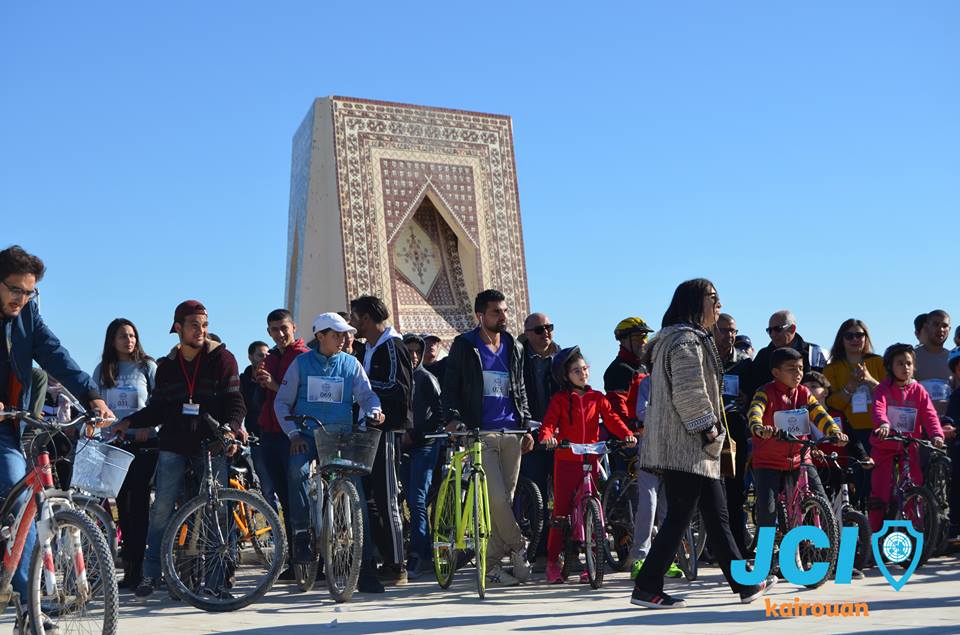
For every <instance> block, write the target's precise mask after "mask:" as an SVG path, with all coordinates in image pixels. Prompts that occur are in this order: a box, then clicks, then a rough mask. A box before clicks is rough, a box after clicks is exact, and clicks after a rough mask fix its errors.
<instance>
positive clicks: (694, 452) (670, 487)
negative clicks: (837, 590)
mask: <svg viewBox="0 0 960 635" xmlns="http://www.w3.org/2000/svg"><path fill="white" fill-rule="evenodd" d="M720 306H721V305H720V298H719V297H717V290H716V288H715V287H714V286H713V283H711V282H710V281H709V280H705V279H703V278H698V279H696V280H687V281H686V282H684V283H682V284H680V286H679V287H677V290H676V291H675V292H674V294H673V300H672V301H671V302H670V307H669V308H668V309H667V312H666V314H665V315H664V316H663V323H662V327H663V328H662V329H661V330H660V332H659V333H658V334H657V335H656V336H655V337H654V338H653V340H651V341H650V344H649V346H650V347H652V351H653V355H652V357H653V365H652V367H651V372H650V377H651V379H650V401H649V404H648V406H647V418H646V420H645V422H644V423H645V426H644V430H645V432H644V440H643V448H642V450H641V452H640V465H641V466H642V467H644V468H646V469H649V470H655V471H658V472H661V473H662V474H663V477H662V478H663V483H664V486H665V489H666V498H667V516H666V518H664V521H663V524H662V525H661V526H660V531H659V532H658V533H657V536H656V538H654V540H653V545H652V547H651V548H650V552H649V553H648V554H647V557H646V559H645V560H644V562H643V567H641V569H640V572H639V574H638V575H637V578H636V585H635V587H634V590H633V597H632V599H631V603H632V604H635V605H637V606H643V607H647V608H655V609H665V608H682V607H685V606H686V603H685V602H684V601H683V600H681V599H679V598H672V597H670V596H669V595H667V594H666V593H664V592H663V576H664V574H666V572H667V569H668V568H669V567H670V563H671V562H673V558H674V555H675V554H676V553H677V548H678V547H679V546H680V540H681V537H682V535H683V532H684V531H685V530H686V527H687V525H688V524H689V523H690V519H691V517H692V516H693V513H694V510H695V509H696V508H697V506H698V505H699V507H700V513H701V516H702V518H703V520H704V523H706V530H707V540H708V544H709V545H710V550H711V552H712V553H713V554H714V556H715V557H716V558H717V560H718V561H719V563H720V568H721V569H722V570H723V574H724V576H725V577H726V578H727V582H728V583H729V584H730V588H731V589H733V591H734V592H735V593H739V594H740V599H741V601H742V602H744V603H749V602H752V601H754V600H756V599H757V598H758V597H760V596H761V595H763V594H764V593H766V592H767V591H768V590H769V589H770V588H771V587H773V585H774V584H775V583H776V580H777V578H776V577H775V576H769V577H767V579H766V580H764V581H763V582H762V583H761V584H759V585H754V586H743V585H740V584H737V582H736V581H734V579H733V578H732V577H731V575H730V562H731V561H732V560H740V559H741V554H740V551H739V550H738V549H737V545H736V542H735V541H734V539H733V535H732V534H731V533H730V523H729V517H728V515H727V504H726V496H725V493H724V486H723V481H722V480H721V478H720V450H721V448H722V446H723V438H724V434H725V432H724V426H723V420H722V416H723V401H722V399H721V396H720V393H721V390H720V388H721V385H722V374H723V364H721V362H720V355H719V353H717V347H716V345H715V344H714V342H713V337H712V336H711V330H712V328H713V325H714V324H716V321H717V317H718V316H719V315H720Z"/></svg>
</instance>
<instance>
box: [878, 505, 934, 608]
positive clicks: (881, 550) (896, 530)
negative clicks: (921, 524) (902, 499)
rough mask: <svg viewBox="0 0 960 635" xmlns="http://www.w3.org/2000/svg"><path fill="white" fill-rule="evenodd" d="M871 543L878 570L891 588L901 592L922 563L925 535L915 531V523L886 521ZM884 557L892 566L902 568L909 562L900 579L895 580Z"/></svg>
mask: <svg viewBox="0 0 960 635" xmlns="http://www.w3.org/2000/svg"><path fill="white" fill-rule="evenodd" d="M908 535H909V536H913V539H914V542H913V543H911V542H910V538H909V537H908ZM881 538H882V540H881ZM870 542H871V543H872V544H873V559H874V562H876V563H877V568H878V569H880V572H881V573H882V574H883V577H885V578H886V579H887V582H889V583H890V586H892V587H893V588H894V590H896V591H899V590H900V589H902V588H903V585H905V584H906V583H907V580H909V579H910V576H912V575H913V572H914V571H916V570H917V565H918V564H919V563H920V554H922V553H923V534H922V533H920V532H919V531H917V530H916V529H914V528H913V523H912V522H911V521H909V520H885V521H883V527H881V528H880V531H878V532H877V533H875V534H873V537H872V538H871V539H870ZM884 556H886V560H889V561H890V562H891V566H901V565H902V563H906V562H907V561H909V564H908V565H906V568H905V569H904V572H903V575H901V576H900V578H899V579H898V578H895V577H894V576H893V574H892V573H891V572H890V570H889V569H888V568H887V567H888V565H887V562H885V561H884Z"/></svg>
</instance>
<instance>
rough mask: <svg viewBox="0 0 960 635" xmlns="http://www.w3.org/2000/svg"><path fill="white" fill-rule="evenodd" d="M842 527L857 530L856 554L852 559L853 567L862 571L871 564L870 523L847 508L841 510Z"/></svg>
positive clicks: (864, 517) (856, 512)
mask: <svg viewBox="0 0 960 635" xmlns="http://www.w3.org/2000/svg"><path fill="white" fill-rule="evenodd" d="M842 520H843V526H844V527H856V528H857V552H856V555H855V556H854V557H853V566H854V567H856V568H857V569H860V570H861V571H863V570H864V569H866V568H867V567H869V566H870V565H871V564H873V546H872V545H871V544H870V537H871V536H872V535H873V532H871V531H870V521H869V520H867V517H866V516H864V515H863V514H861V513H860V512H858V511H857V510H855V509H853V508H852V507H848V508H846V509H844V510H843V516H842Z"/></svg>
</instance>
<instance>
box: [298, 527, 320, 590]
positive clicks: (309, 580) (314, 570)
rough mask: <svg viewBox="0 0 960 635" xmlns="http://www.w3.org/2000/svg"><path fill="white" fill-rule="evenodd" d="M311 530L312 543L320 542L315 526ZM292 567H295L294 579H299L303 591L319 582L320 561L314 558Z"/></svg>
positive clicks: (299, 585)
mask: <svg viewBox="0 0 960 635" xmlns="http://www.w3.org/2000/svg"><path fill="white" fill-rule="evenodd" d="M309 531H310V544H312V545H316V544H318V541H317V539H316V536H315V534H314V530H313V528H312V527H311V528H310V530H309ZM291 567H292V569H293V579H294V580H296V581H297V589H298V590H299V591H300V592H301V593H307V592H308V591H312V590H313V587H314V585H316V583H317V574H318V573H319V572H320V561H319V560H317V559H316V558H314V559H313V562H311V563H310V564H293V565H291Z"/></svg>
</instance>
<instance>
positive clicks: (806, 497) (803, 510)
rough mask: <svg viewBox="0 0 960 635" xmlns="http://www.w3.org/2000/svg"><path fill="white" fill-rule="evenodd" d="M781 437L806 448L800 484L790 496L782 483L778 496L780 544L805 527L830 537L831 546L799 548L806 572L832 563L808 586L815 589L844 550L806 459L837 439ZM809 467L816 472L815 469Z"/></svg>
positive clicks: (785, 434)
mask: <svg viewBox="0 0 960 635" xmlns="http://www.w3.org/2000/svg"><path fill="white" fill-rule="evenodd" d="M777 435H778V437H779V438H780V439H781V440H783V441H786V442H787V443H796V444H799V445H801V446H803V447H802V449H801V453H800V473H799V475H798V476H797V483H796V485H795V486H794V487H793V490H792V492H790V493H789V494H788V493H787V492H786V491H785V488H784V487H783V485H782V484H781V487H780V492H779V493H778V494H777V499H776V507H777V529H778V534H779V536H778V541H777V542H778V543H779V538H780V537H782V536H785V535H786V534H787V533H789V532H790V530H791V529H793V528H794V527H799V526H801V525H807V526H811V527H817V528H819V529H820V530H821V531H823V533H825V534H826V536H827V540H828V541H829V545H828V546H827V547H817V546H816V545H814V544H813V543H812V542H809V541H803V542H801V543H800V544H799V545H798V547H797V553H796V554H795V555H796V558H797V561H798V564H799V565H800V568H801V569H802V570H804V571H807V570H809V569H810V568H811V567H812V566H813V565H814V564H815V563H817V562H826V563H829V570H828V571H827V575H825V576H823V578H821V579H820V580H819V581H818V582H816V583H814V584H808V585H806V586H807V588H810V589H815V588H817V587H819V586H821V585H822V584H823V583H824V582H825V581H826V580H827V579H828V578H830V577H831V576H832V575H833V570H834V567H836V563H837V552H838V551H839V548H840V534H839V530H838V529H837V521H836V519H835V518H834V515H833V510H832V508H831V507H830V503H828V502H827V501H826V499H824V498H823V497H822V496H820V495H818V494H816V493H814V492H813V490H811V489H810V482H809V477H808V476H807V467H808V466H807V465H804V459H805V457H806V454H807V453H808V451H809V450H813V449H815V448H816V447H817V446H818V445H821V444H823V443H835V442H836V439H835V438H834V437H824V438H822V439H820V440H818V441H810V440H809V439H801V438H799V437H796V436H794V435H792V434H790V433H788V432H783V431H778V432H777ZM809 467H811V469H812V466H809ZM781 557H782V556H781Z"/></svg>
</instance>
